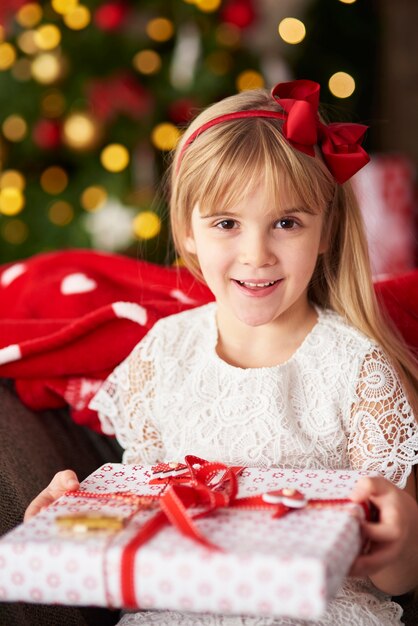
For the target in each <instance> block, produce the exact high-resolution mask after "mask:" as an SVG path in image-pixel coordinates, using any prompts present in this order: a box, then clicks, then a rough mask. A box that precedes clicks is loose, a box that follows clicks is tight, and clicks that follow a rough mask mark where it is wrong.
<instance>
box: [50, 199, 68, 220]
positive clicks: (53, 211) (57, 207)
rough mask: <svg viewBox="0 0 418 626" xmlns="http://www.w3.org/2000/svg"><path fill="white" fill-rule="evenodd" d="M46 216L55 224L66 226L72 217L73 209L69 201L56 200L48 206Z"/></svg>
mask: <svg viewBox="0 0 418 626" xmlns="http://www.w3.org/2000/svg"><path fill="white" fill-rule="evenodd" d="M48 218H49V221H50V222H52V223H53V224H55V226H67V225H68V224H69V223H70V222H72V220H73V219H74V209H73V207H72V206H71V204H70V203H69V202H66V201H65V200H58V201H57V202H54V203H53V204H51V206H50V207H49V208H48Z"/></svg>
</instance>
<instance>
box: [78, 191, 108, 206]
mask: <svg viewBox="0 0 418 626" xmlns="http://www.w3.org/2000/svg"><path fill="white" fill-rule="evenodd" d="M106 200H107V191H106V189H105V188H104V187H102V186H101V185H91V187H87V188H86V189H85V190H84V191H83V193H82V194H81V198H80V201H81V206H82V207H83V209H85V210H86V211H98V210H99V209H101V208H102V206H103V205H104V203H105V202H106Z"/></svg>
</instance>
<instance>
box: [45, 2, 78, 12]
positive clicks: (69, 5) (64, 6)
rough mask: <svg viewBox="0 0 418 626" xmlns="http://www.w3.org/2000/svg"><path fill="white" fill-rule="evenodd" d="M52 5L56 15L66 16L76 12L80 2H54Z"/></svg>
mask: <svg viewBox="0 0 418 626" xmlns="http://www.w3.org/2000/svg"><path fill="white" fill-rule="evenodd" d="M51 4H52V8H53V9H54V11H55V12H56V13H59V14H60V15H65V14H66V13H71V11H74V9H75V8H76V7H77V5H78V0H52V2H51Z"/></svg>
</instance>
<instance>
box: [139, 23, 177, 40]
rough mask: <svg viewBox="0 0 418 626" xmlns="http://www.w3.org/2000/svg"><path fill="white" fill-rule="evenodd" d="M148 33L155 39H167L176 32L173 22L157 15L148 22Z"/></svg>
mask: <svg viewBox="0 0 418 626" xmlns="http://www.w3.org/2000/svg"><path fill="white" fill-rule="evenodd" d="M146 30H147V35H148V37H150V38H151V39H154V41H160V42H162V41H167V40H168V39H170V38H171V37H172V36H173V34H174V26H173V22H171V21H170V20H168V19H167V18H165V17H156V18H155V19H153V20H150V21H149V22H148V24H147V29H146Z"/></svg>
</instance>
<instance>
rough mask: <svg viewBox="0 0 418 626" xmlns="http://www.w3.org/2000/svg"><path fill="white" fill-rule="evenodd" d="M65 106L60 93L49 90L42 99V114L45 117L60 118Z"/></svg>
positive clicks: (55, 90) (56, 90)
mask: <svg viewBox="0 0 418 626" xmlns="http://www.w3.org/2000/svg"><path fill="white" fill-rule="evenodd" d="M65 104H66V103H65V98H64V95H63V94H62V93H61V91H58V89H51V90H50V91H47V92H46V93H45V95H44V96H43V98H42V101H41V108H42V113H43V115H45V117H52V118H54V117H60V116H61V115H62V114H63V112H64V110H65Z"/></svg>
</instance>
